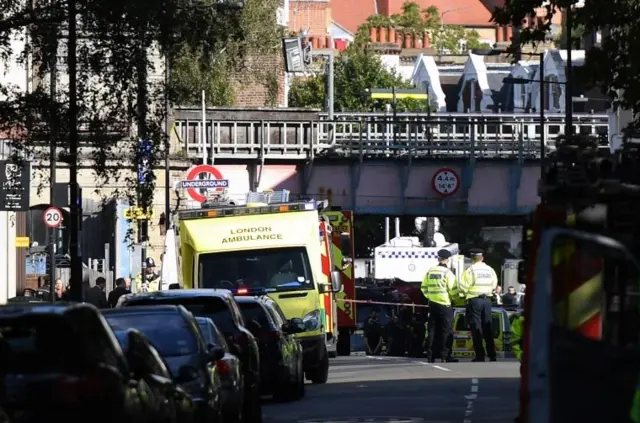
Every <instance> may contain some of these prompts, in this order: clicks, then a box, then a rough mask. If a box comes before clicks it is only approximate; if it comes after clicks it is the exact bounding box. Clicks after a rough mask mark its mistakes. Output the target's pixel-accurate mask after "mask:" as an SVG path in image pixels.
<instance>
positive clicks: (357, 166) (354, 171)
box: [349, 155, 363, 210]
mask: <svg viewBox="0 0 640 423" xmlns="http://www.w3.org/2000/svg"><path fill="white" fill-rule="evenodd" d="M362 162H363V156H362V155H360V159H359V160H358V161H357V162H355V163H351V166H350V169H349V170H350V173H351V181H350V182H351V195H350V197H351V198H350V199H349V200H350V203H351V210H355V209H356V206H357V198H358V196H357V193H358V188H360V177H361V175H362Z"/></svg>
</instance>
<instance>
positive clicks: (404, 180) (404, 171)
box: [398, 141, 413, 214]
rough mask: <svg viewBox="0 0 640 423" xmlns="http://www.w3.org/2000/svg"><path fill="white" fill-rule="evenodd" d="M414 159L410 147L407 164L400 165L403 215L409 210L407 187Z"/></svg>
mask: <svg viewBox="0 0 640 423" xmlns="http://www.w3.org/2000/svg"><path fill="white" fill-rule="evenodd" d="M409 142H411V141H409ZM412 158H413V152H412V151H411V146H409V152H408V153H407V160H406V162H405V163H402V162H400V163H398V171H399V172H400V195H402V198H401V199H400V204H401V206H400V207H401V209H400V210H401V214H404V213H405V211H406V210H407V187H408V186H409V177H410V176H411V165H412V163H413V159H412Z"/></svg>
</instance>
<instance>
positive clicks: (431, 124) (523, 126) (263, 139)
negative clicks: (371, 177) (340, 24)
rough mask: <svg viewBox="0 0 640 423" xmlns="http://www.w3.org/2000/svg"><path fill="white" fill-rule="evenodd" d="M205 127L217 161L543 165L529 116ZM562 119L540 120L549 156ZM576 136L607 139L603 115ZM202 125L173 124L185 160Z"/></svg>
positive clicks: (216, 123)
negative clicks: (402, 159)
mask: <svg viewBox="0 0 640 423" xmlns="http://www.w3.org/2000/svg"><path fill="white" fill-rule="evenodd" d="M282 115H283V119H282V120H277V121H275V120H244V121H242V120H238V121H232V120H213V121H212V120H211V119H209V120H205V122H206V133H207V135H206V148H207V150H208V152H209V155H211V153H213V155H214V157H216V158H220V159H225V158H236V159H250V158H265V159H307V158H309V157H323V156H324V157H351V156H354V155H358V156H359V155H362V156H365V157H369V158H374V157H392V156H401V155H408V154H411V155H412V156H414V157H425V158H426V157H452V158H454V157H457V158H464V157H478V158H504V159H509V158H522V159H527V158H529V159H535V158H540V122H539V120H538V117H537V116H536V115H534V114H473V113H471V114H469V113H447V114H443V113H437V114H433V115H432V116H430V117H428V116H427V115H426V114H424V113H421V114H416V113H398V114H396V115H392V114H387V113H336V114H335V115H334V119H333V120H332V121H329V120H328V118H327V116H326V115H325V114H319V115H318V119H317V120H290V121H288V120H286V117H285V116H286V111H284V110H283V113H282ZM564 122H565V120H564V115H562V114H548V115H547V116H546V120H545V135H546V137H545V138H546V143H545V146H546V151H551V150H553V149H555V141H556V139H557V137H558V135H561V134H563V133H564ZM573 125H574V132H575V133H579V134H585V135H586V134H591V135H596V136H600V137H601V139H602V140H603V144H606V143H607V139H608V135H607V134H608V116H607V115H605V114H574V122H573ZM201 128H202V121H201V120H189V119H180V118H179V116H178V119H177V120H176V122H175V134H176V135H177V138H178V140H179V142H180V143H181V146H182V150H183V152H184V153H185V155H187V156H193V157H196V156H197V157H200V156H201V155H202V152H201V148H202V144H201V142H200V138H201Z"/></svg>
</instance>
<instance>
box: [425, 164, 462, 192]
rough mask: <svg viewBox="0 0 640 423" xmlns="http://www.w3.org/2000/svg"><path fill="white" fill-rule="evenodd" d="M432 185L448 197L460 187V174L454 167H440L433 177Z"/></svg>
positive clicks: (435, 189) (436, 190)
mask: <svg viewBox="0 0 640 423" xmlns="http://www.w3.org/2000/svg"><path fill="white" fill-rule="evenodd" d="M431 187H432V188H433V190H434V191H435V192H437V193H438V194H440V195H442V196H443V197H448V196H450V195H453V194H455V193H456V192H458V190H459V189H460V176H459V175H458V173H457V172H456V171H455V170H453V169H449V168H443V169H438V170H437V171H436V173H434V174H433V179H431Z"/></svg>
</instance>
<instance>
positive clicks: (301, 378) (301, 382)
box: [296, 361, 305, 399]
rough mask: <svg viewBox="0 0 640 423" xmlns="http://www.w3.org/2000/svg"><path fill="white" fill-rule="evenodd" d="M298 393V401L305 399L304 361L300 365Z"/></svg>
mask: <svg viewBox="0 0 640 423" xmlns="http://www.w3.org/2000/svg"><path fill="white" fill-rule="evenodd" d="M296 390H297V392H296V399H301V398H304V395H305V386H304V371H303V370H302V361H300V364H299V365H298V386H297V389H296Z"/></svg>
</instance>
